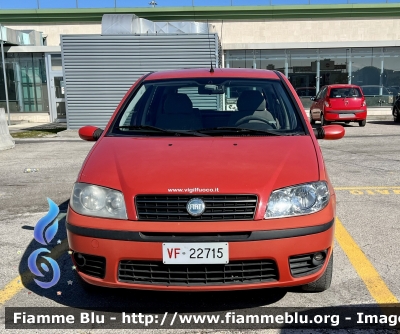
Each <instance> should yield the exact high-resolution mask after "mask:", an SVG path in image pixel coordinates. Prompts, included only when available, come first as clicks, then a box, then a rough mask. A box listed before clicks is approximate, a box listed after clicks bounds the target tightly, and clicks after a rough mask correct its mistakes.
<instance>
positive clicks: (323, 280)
mask: <svg viewBox="0 0 400 334" xmlns="http://www.w3.org/2000/svg"><path fill="white" fill-rule="evenodd" d="M332 273H333V252H332V254H331V258H330V259H329V263H328V265H327V267H326V269H325V272H324V274H323V275H322V276H321V277H320V278H318V279H317V280H316V281H315V282H311V283H308V284H305V285H302V286H301V289H302V290H303V291H306V292H322V291H325V290H328V289H329V287H330V286H331V282H332Z"/></svg>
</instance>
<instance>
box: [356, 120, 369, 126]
mask: <svg viewBox="0 0 400 334" xmlns="http://www.w3.org/2000/svg"><path fill="white" fill-rule="evenodd" d="M365 124H367V120H366V119H364V120H362V121H359V122H358V125H359V126H365Z"/></svg>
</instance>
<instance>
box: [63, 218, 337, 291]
mask: <svg viewBox="0 0 400 334" xmlns="http://www.w3.org/2000/svg"><path fill="white" fill-rule="evenodd" d="M70 216H71V217H75V218H76V216H78V215H77V214H76V213H73V214H72V215H70ZM80 217H81V218H83V219H85V218H87V217H83V216H80ZM67 220H68V218H67ZM72 221H73V219H72V220H68V223H67V235H68V241H69V246H70V249H71V250H72V251H73V252H79V253H83V254H89V255H95V256H100V257H104V258H105V259H106V270H105V275H104V278H97V277H93V276H90V275H87V274H85V273H82V272H80V271H79V267H78V266H77V270H78V273H79V275H80V276H81V277H82V278H83V279H84V280H85V281H87V282H88V283H90V284H93V285H99V286H103V287H110V288H131V289H146V290H168V291H216V290H244V289H258V288H267V287H268V288H269V287H289V286H297V285H303V284H307V283H310V282H313V281H315V280H317V279H318V278H319V277H320V276H321V275H322V274H323V272H324V271H325V268H326V266H327V264H328V260H329V257H330V256H331V253H332V244H333V238H334V221H333V219H332V220H331V221H329V222H328V223H326V224H323V225H314V226H309V227H307V228H288V229H282V230H268V231H255V232H254V233H251V236H250V237H249V238H247V240H252V241H244V240H237V241H228V242H229V261H230V262H235V261H249V260H272V261H274V262H275V263H276V266H277V270H278V279H277V280H275V281H269V282H257V283H254V282H252V283H248V282H244V283H235V282H233V283H232V282H230V283H229V284H215V285H213V284H205V285H189V286H187V285H168V284H158V283H152V282H146V284H138V283H130V282H129V283H128V282H122V281H120V280H119V279H118V269H119V265H120V261H124V260H132V261H134V260H136V261H148V262H152V261H153V262H154V261H157V262H159V263H162V241H161V239H153V240H157V241H153V240H146V239H143V237H142V236H141V234H140V232H127V231H115V230H111V231H107V230H100V229H93V228H84V227H79V226H77V225H74V224H73V222H72ZM242 223H243V224H244V225H243V226H246V222H242ZM140 238H142V240H140ZM158 238H163V237H162V236H161V237H160V236H158ZM226 238H228V236H227V237H226ZM169 241H171V240H167V239H166V240H165V242H169ZM174 241H175V242H183V241H182V240H181V241H178V240H174ZM210 241H211V240H210ZM212 241H224V239H223V237H222V238H220V239H218V240H212ZM225 241H226V240H225ZM185 242H190V239H186V241H185ZM197 242H198V241H197ZM323 250H328V251H327V257H326V260H325V262H324V264H323V266H322V267H321V268H320V269H319V270H318V271H317V272H314V273H312V274H310V275H306V276H303V277H293V276H292V274H291V270H290V266H289V257H291V256H296V255H301V254H309V253H315V252H319V251H323ZM73 261H74V259H73ZM74 262H75V261H74ZM75 264H76V263H75Z"/></svg>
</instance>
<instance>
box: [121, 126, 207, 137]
mask: <svg viewBox="0 0 400 334" xmlns="http://www.w3.org/2000/svg"><path fill="white" fill-rule="evenodd" d="M117 129H118V130H119V129H127V130H139V131H141V130H145V131H146V130H150V131H155V132H161V133H168V134H171V135H174V136H180V135H188V136H197V137H208V136H209V135H207V134H204V133H200V132H197V130H196V131H194V130H186V131H185V130H166V129H161V128H157V127H156V126H152V125H124V126H118V127H117Z"/></svg>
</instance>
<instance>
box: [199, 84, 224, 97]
mask: <svg viewBox="0 0 400 334" xmlns="http://www.w3.org/2000/svg"><path fill="white" fill-rule="evenodd" d="M198 93H199V94H201V95H211V94H224V93H225V89H224V86H222V85H213V84H207V85H204V86H199V88H198Z"/></svg>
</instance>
